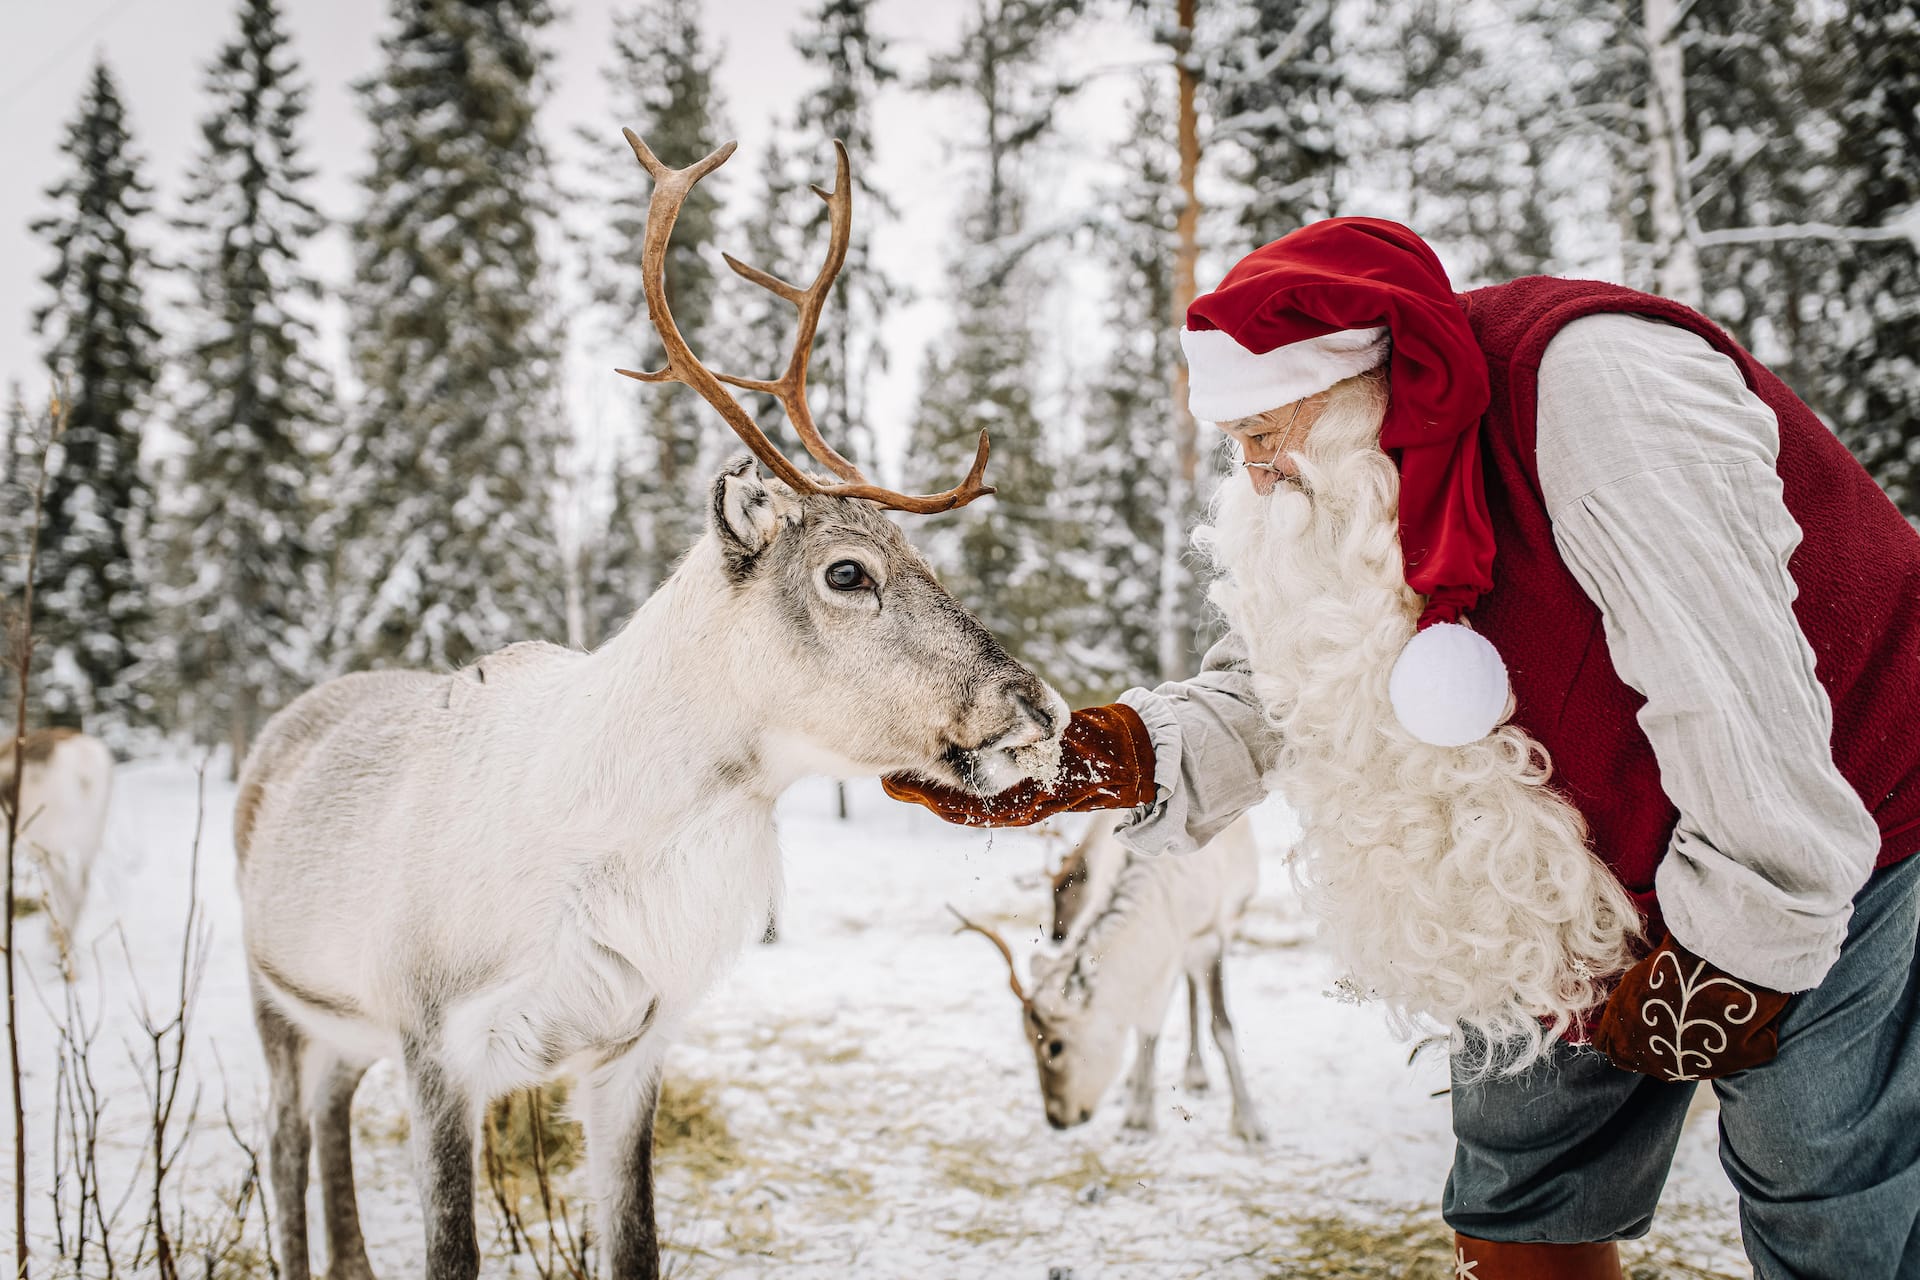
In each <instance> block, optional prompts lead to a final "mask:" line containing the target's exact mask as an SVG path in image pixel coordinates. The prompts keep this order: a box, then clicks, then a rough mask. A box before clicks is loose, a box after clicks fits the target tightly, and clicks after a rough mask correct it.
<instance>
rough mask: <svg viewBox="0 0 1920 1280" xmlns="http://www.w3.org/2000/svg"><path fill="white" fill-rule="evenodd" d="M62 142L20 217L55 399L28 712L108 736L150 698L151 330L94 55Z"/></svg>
mask: <svg viewBox="0 0 1920 1280" xmlns="http://www.w3.org/2000/svg"><path fill="white" fill-rule="evenodd" d="M63 150H64V151H65V152H66V154H67V157H68V159H69V160H70V161H71V163H72V172H71V173H69V175H68V176H67V177H66V178H64V179H62V180H61V181H60V182H59V183H58V184H57V185H55V186H53V187H52V188H50V189H49V190H48V193H47V194H48V196H49V197H50V198H51V199H52V200H53V201H54V202H55V204H56V205H57V206H58V209H57V211H56V212H55V213H54V214H52V215H51V216H49V217H46V218H41V219H38V220H36V221H35V222H34V224H33V229H34V231H35V232H36V233H37V234H39V235H41V236H42V237H44V238H45V239H46V241H47V243H48V244H49V245H50V246H51V247H52V249H53V251H54V254H55V258H56V261H55V265H54V267H53V269H52V270H50V271H48V272H47V273H46V275H45V276H44V277H42V278H43V279H44V281H45V282H46V284H47V286H48V288H49V290H50V291H51V292H52V295H53V296H52V297H51V299H50V300H49V301H47V302H46V303H45V304H44V305H42V306H41V307H40V308H39V309H38V310H36V311H35V313H34V323H35V326H36V328H37V329H38V330H39V332H40V333H41V334H42V335H43V336H44V337H45V338H46V340H47V364H48V366H49V368H50V369H51V371H52V373H53V377H54V379H55V381H56V383H57V384H59V385H60V386H61V387H62V388H63V394H64V396H65V398H66V402H67V406H68V409H67V413H68V416H67V429H66V434H65V436H64V437H63V438H62V440H61V442H60V443H59V445H58V446H56V448H55V450H54V453H55V462H54V466H53V469H52V472H51V475H50V477H49V481H48V484H47V495H46V507H45V514H44V519H43V531H42V543H41V566H40V573H41V576H40V580H39V582H38V584H37V600H36V606H35V614H36V618H35V632H36V635H35V648H36V650H37V651H38V654H39V658H38V659H37V663H36V665H37V666H38V668H39V671H40V673H41V674H40V679H39V682H38V685H37V691H38V698H37V703H38V706H37V713H38V716H39V717H42V718H44V719H46V720H49V721H52V722H53V723H57V724H84V725H85V726H86V727H87V728H88V729H90V730H93V731H95V732H106V733H109V734H116V733H120V732H124V731H125V730H127V729H129V728H131V727H133V726H135V725H137V724H139V723H140V722H141V721H143V720H144V719H145V718H146V717H147V715H148V712H149V711H150V709H151V698H150V696H149V694H148V692H147V691H146V690H145V689H144V688H142V687H140V685H139V683H138V680H137V676H138V669H139V664H140V662H141V659H142V656H143V646H144V645H145V643H146V642H147V640H148V639H149V636H150V634H151V626H152V614H153V606H152V600H151V598H150V592H149V589H148V583H147V580H146V576H145V572H144V565H143V564H142V562H141V561H140V559H139V558H138V557H139V556H140V555H142V554H144V553H145V551H146V547H145V545H144V543H145V539H146V537H147V535H148V532H149V530H148V525H149V518H150V515H151V512H152V507H153V497H152V491H151V489H150V487H149V486H148V483H147V480H146V478H145V477H144V476H143V475H142V473H141V470H140V441H141V436H142V433H143V431H144V428H145V423H146V415H147V413H148V412H149V410H150V407H151V402H152V399H153V391H154V383H155V381H156V377H157V373H156V368H155V356H154V350H155V345H156V343H157V341H158V336H159V335H158V334H157V332H156V331H155V329H154V327H153V325H152V323H151V322H150V320H149V319H148V312H147V306H146V301H145V297H144V295H143V286H144V278H145V276H146V273H147V270H148V266H149V259H148V254H147V251H146V249H145V248H144V247H142V245H141V244H140V242H139V239H138V238H137V236H136V234H135V230H136V227H137V226H138V224H139V223H140V220H141V218H142V216H143V215H145V214H146V213H147V211H148V203H147V196H148V193H149V188H148V186H147V184H146V183H145V181H143V180H142V178H141V176H140V167H139V161H138V158H137V157H136V155H135V153H134V150H133V141H132V137H131V135H130V134H129V132H128V129H127V122H126V110H125V108H124V107H123V106H122V105H121V102H120V94H119V90H118V89H117V88H116V86H115V84H114V80H113V76H112V74H111V73H110V72H109V71H108V70H107V67H106V64H105V63H104V62H102V63H96V64H95V66H94V70H93V76H92V78H91V80H90V81H89V83H88V87H87V91H86V94H85V96H84V98H83V99H82V101H81V104H80V110H79V113H78V114H77V115H76V116H75V118H74V120H73V122H72V124H70V125H69V126H68V127H67V134H66V141H65V143H64V144H63Z"/></svg>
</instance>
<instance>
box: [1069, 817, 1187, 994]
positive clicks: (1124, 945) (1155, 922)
mask: <svg viewBox="0 0 1920 1280" xmlns="http://www.w3.org/2000/svg"><path fill="white" fill-rule="evenodd" d="M1163 861H1167V859H1164V858H1143V857H1142V856H1140V855H1139V854H1136V853H1134V852H1133V851H1131V850H1128V851H1127V853H1126V855H1125V861H1124V862H1123V864H1122V865H1121V868H1120V871H1119V873H1118V874H1117V875H1115V876H1114V878H1113V883H1112V887H1111V888H1110V889H1109V890H1108V892H1107V895H1106V897H1105V898H1104V899H1101V900H1099V901H1097V902H1096V903H1095V905H1094V906H1093V907H1092V908H1090V910H1089V916H1088V920H1087V924H1086V926H1085V927H1084V928H1083V929H1081V930H1080V932H1079V935H1078V937H1077V938H1075V939H1074V940H1073V941H1072V942H1071V943H1070V945H1069V948H1068V950H1067V952H1066V953H1065V957H1066V959H1067V960H1068V963H1069V967H1068V969H1067V971H1066V985H1067V987H1068V988H1069V989H1071V988H1072V987H1073V986H1075V985H1076V984H1077V985H1080V986H1081V987H1082V988H1083V989H1084V990H1085V992H1086V1003H1087V1007H1088V1008H1089V1009H1093V1010H1100V1011H1104V1012H1105V1013H1107V1014H1108V1016H1112V1017H1118V1018H1120V1019H1121V1020H1123V1021H1125V1022H1127V1023H1130V1024H1131V1025H1133V1026H1136V1027H1142V1028H1149V1029H1150V1028H1154V1027H1158V1026H1159V1024H1160V1020H1161V1018H1162V1017H1163V1015H1164V1014H1165V1012H1166V1007H1167V998H1168V995H1169V993H1170V992H1171V991H1172V988H1173V982H1174V979H1175V978H1176V977H1177V976H1178V975H1179V972H1180V965H1181V960H1182V958H1183V956H1184V954H1185V950H1186V943H1187V940H1188V938H1189V937H1190V936H1191V935H1190V932H1189V930H1188V929H1186V928H1184V927H1183V924H1184V922H1182V921H1180V920H1177V919H1175V913H1174V910H1173V908H1174V905H1175V903H1174V897H1173V895H1170V894H1169V893H1168V892H1167V885H1166V882H1165V880H1166V878H1165V877H1164V876H1163V875H1159V874H1156V872H1157V871H1159V870H1160V868H1158V867H1157V866H1155V864H1156V863H1158V862H1163Z"/></svg>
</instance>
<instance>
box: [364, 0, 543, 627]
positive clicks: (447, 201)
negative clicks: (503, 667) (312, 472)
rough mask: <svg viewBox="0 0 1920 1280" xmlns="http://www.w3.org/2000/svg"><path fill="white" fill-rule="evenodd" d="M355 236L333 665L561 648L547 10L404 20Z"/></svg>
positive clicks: (500, 6)
mask: <svg viewBox="0 0 1920 1280" xmlns="http://www.w3.org/2000/svg"><path fill="white" fill-rule="evenodd" d="M393 16H394V22H395V26H394V29H393V30H392V31H391V32H390V33H389V34H388V35H387V36H386V37H385V38H384V39H383V41H382V49H383V52H384V55H385V66H384V67H383V68H382V70H381V71H380V73H379V74H378V76H377V77H376V78H374V79H373V80H371V81H369V82H366V83H364V84H362V85H361V86H360V93H361V98H362V102H363V104H364V108H365V110H366V113H367V118H368V121H369V123H370V124H371V125H372V127H373V133H374V144H373V167H372V172H371V173H370V174H369V175H368V176H367V178H366V179H365V186H366V191H367V198H368V207H367V209H366V211H365V212H364V213H363V214H362V216H361V217H360V219H359V220H358V222H357V224H356V226H355V228H354V230H355V241H356V245H355V264H354V268H355V281H354V287H353V292H352V296H351V299H350V301H351V311H352V319H353V337H352V354H353V360H354V364H355V366H356V368H357V370H358V373H359V380H360V382H361V384H362V385H363V387H364V388H365V391H364V394H363V397H362V399H361V402H360V404H359V405H358V407H357V409H356V411H355V412H354V413H353V415H352V417H351V419H350V421H349V425H348V429H347V431H346V432H345V438H344V440H343V441H342V445H341V447H340V449H339V450H338V452H337V454H336V460H337V463H338V468H339V469H338V473H337V475H336V477H335V481H334V484H335V488H334V492H335V494H336V498H335V509H336V511H337V512H338V513H339V514H340V526H341V527H340V529H339V531H338V537H339V539H340V544H339V549H338V552H337V553H336V566H337V568H336V579H335V581H336V587H335V590H336V595H337V599H338V604H337V606H336V607H337V610H338V621H337V624H336V625H337V626H338V628H339V632H338V636H337V639H336V641H335V643H336V646H337V648H338V650H339V652H338V653H337V654H336V658H337V659H344V660H346V661H350V662H358V663H373V664H384V663H393V662H398V663H405V664H409V665H420V664H435V665H443V664H457V663H461V662H465V661H467V660H468V659H470V658H472V657H474V656H475V655H476V654H479V653H483V652H486V651H487V650H489V649H492V648H494V647H496V646H499V645H501V644H504V643H507V642H509V641H513V640H522V639H532V638H540V637H544V638H550V639H557V638H559V637H560V636H561V635H562V634H563V631H564V603H563V600H562V592H561V583H562V581H563V575H562V569H561V564H560V551H559V547H558V545H557V542H556V540H555V537H554V534H553V529H552V519H551V508H550V502H551V498H552V488H553V485H554V479H555V475H556V461H555V456H556V450H557V441H558V439H559V438H560V436H561V435H562V433H563V422H562V411H561V406H560V403H559V395H558V391H557V387H556V383H557V378H558V373H557V369H556V359H555V352H556V343H557V335H556V334H555V332H554V324H553V320H552V314H551V313H552V307H551V303H550V287H549V280H548V276H547V271H546V265H545V263H544V262H543V260H542V255H541V250H540V244H539V229H540V226H541V223H542V221H543V217H544V216H545V215H546V214H547V213H548V212H549V211H548V209H547V207H546V199H547V194H548V182H549V180H548V174H547V161H546V155H545V151H544V149H543V147H542V145H541V143H540V139H539V135H538V132H537V131H536V128H535V122H534V114H535V109H536V106H537V101H538V96H539V87H540V74H541V66H542V63H543V60H544V55H543V54H542V52H541V51H540V49H539V47H538V46H537V45H536V43H535V40H536V37H537V36H538V34H539V31H540V29H541V28H542V27H543V26H545V25H546V23H547V22H548V21H549V20H550V19H551V10H550V9H549V7H548V5H547V3H546V0H490V2H482V0H394V3H393Z"/></svg>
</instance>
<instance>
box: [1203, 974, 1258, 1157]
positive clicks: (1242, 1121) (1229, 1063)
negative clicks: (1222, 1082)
mask: <svg viewBox="0 0 1920 1280" xmlns="http://www.w3.org/2000/svg"><path fill="white" fill-rule="evenodd" d="M1226 959H1227V957H1226V948H1224V947H1222V948H1221V949H1220V953H1219V954H1218V955H1216V956H1214V958H1213V965H1212V967H1211V968H1210V969H1209V970H1208V972H1207V999H1208V1002H1209V1003H1211V1004H1212V1005H1213V1042H1214V1044H1216V1045H1218V1046H1219V1047H1220V1057H1221V1059H1222V1060H1223V1061H1224V1062H1225V1063H1226V1067H1227V1086H1228V1087H1229V1088H1230V1089H1232V1090H1233V1132H1234V1136H1235V1137H1237V1138H1240V1139H1241V1140H1243V1141H1246V1142H1250V1143H1253V1144H1255V1145H1256V1146H1258V1145H1261V1144H1263V1143H1265V1142H1266V1140H1267V1131H1266V1127H1265V1126H1264V1125H1262V1124H1261V1123H1260V1114H1259V1112H1258V1111H1257V1110H1256V1109H1255V1107H1254V1105H1253V1093H1252V1092H1251V1091H1250V1090H1249V1089H1248V1088H1247V1076H1246V1072H1245V1070H1244V1069H1243V1068H1242V1067H1241V1065H1240V1048H1239V1043H1238V1040H1237V1039H1236V1037H1235V1036H1234V1034H1233V1021H1232V1019H1230V1018H1228V1017H1227V984H1226Z"/></svg>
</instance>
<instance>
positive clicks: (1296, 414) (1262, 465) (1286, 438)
mask: <svg viewBox="0 0 1920 1280" xmlns="http://www.w3.org/2000/svg"><path fill="white" fill-rule="evenodd" d="M1306 403H1307V402H1306V400H1305V399H1304V398H1302V399H1299V400H1295V401H1294V402H1293V412H1292V413H1290V414H1288V415H1287V424H1286V425H1285V426H1283V427H1281V428H1280V433H1281V434H1280V443H1279V444H1278V445H1277V446H1275V447H1274V450H1273V456H1274V457H1276V458H1283V457H1285V456H1286V455H1287V454H1289V453H1292V452H1294V451H1295V450H1296V449H1297V448H1299V446H1300V445H1301V444H1302V443H1304V439H1302V440H1296V439H1294V435H1293V425H1294V423H1296V422H1298V421H1299V420H1300V410H1301V408H1302V407H1303V406H1305V404H1306ZM1307 427H1308V430H1311V429H1312V427H1313V424H1312V423H1308V424H1307ZM1305 435H1306V432H1304V431H1303V432H1301V436H1302V437H1304V436H1305ZM1240 465H1241V466H1243V467H1245V468H1246V469H1247V470H1249V471H1253V470H1256V469H1258V470H1261V471H1271V472H1273V473H1274V474H1275V475H1276V476H1279V477H1280V478H1281V479H1283V480H1289V481H1291V480H1294V479H1295V477H1294V476H1293V475H1292V474H1291V473H1289V472H1286V471H1282V470H1281V469H1280V467H1279V466H1278V465H1277V464H1275V463H1272V462H1251V461H1248V459H1247V451H1246V448H1245V446H1242V447H1241V450H1240Z"/></svg>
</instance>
